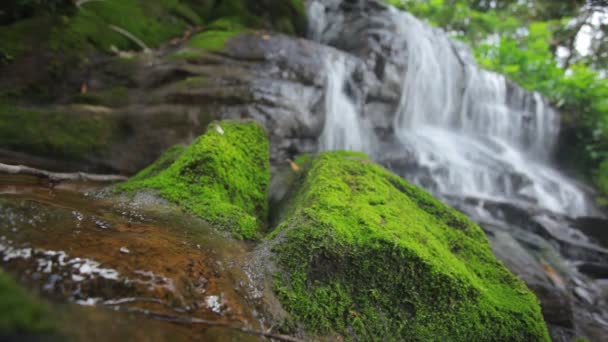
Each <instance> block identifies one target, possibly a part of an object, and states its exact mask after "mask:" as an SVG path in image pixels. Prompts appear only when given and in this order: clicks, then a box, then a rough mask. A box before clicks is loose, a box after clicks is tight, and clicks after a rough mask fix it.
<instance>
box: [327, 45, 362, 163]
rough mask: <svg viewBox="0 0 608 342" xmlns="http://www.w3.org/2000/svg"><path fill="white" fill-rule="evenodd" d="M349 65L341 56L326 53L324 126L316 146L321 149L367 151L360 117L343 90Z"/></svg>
mask: <svg viewBox="0 0 608 342" xmlns="http://www.w3.org/2000/svg"><path fill="white" fill-rule="evenodd" d="M349 68H351V66H349V65H347V61H346V59H345V58H344V56H340V55H337V56H330V57H328V60H327V61H326V67H325V71H326V74H327V80H326V86H325V88H326V93H325V125H324V127H323V132H322V133H321V137H320V148H321V149H322V150H325V151H329V150H350V151H365V150H367V146H366V141H365V140H364V139H363V138H364V135H365V132H364V131H363V128H362V120H361V118H360V117H359V114H358V111H357V108H356V106H355V105H354V103H353V102H352V101H351V99H349V98H348V96H347V94H346V92H345V91H344V86H345V84H346V79H347V77H346V75H347V70H348V69H349Z"/></svg>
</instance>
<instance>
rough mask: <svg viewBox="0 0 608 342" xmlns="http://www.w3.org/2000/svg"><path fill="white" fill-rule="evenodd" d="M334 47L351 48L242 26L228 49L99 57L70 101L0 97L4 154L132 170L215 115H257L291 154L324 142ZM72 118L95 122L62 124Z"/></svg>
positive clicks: (277, 153) (275, 143)
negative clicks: (40, 103) (30, 103)
mask: <svg viewBox="0 0 608 342" xmlns="http://www.w3.org/2000/svg"><path fill="white" fill-rule="evenodd" d="M332 55H338V56H341V55H344V54H342V53H340V52H338V51H336V50H335V49H333V48H329V47H325V46H322V45H319V44H317V43H314V42H310V41H305V40H301V39H297V38H292V37H288V36H283V35H277V34H270V33H268V34H266V33H244V34H242V35H238V36H236V37H233V38H231V39H229V40H228V41H227V42H226V46H225V47H224V48H223V50H222V51H221V53H219V52H215V53H214V52H208V51H196V52H195V53H193V50H192V48H191V47H189V46H187V45H184V46H182V47H170V48H166V49H162V50H161V51H159V52H158V53H156V54H154V55H147V56H146V55H144V56H138V57H135V58H134V59H131V60H127V59H122V58H119V57H115V58H111V59H106V60H103V61H99V62H97V63H94V64H93V65H91V66H90V71H89V72H88V75H86V78H85V79H83V82H85V81H86V82H87V84H88V85H89V86H88V92H87V93H86V94H78V93H73V94H71V95H70V96H68V98H69V100H68V102H70V103H71V104H67V105H60V106H51V107H48V106H46V107H44V108H39V107H34V108H24V107H20V106H15V105H5V106H3V107H0V117H2V118H3V120H2V124H0V133H2V134H0V146H1V148H0V158H1V159H2V160H3V161H5V162H13V163H18V162H21V163H27V164H30V165H37V166H43V167H48V168H53V169H71V170H74V169H81V170H88V171H114V172H124V173H134V172H136V171H138V170H140V169H142V168H143V167H145V166H146V165H148V164H149V163H151V162H152V161H153V160H155V159H156V158H158V156H159V155H160V153H161V152H162V151H164V150H165V149H167V148H169V147H170V146H172V145H174V144H188V143H190V142H192V141H193V140H194V139H195V138H196V137H197V136H199V135H200V134H202V133H203V132H204V131H205V128H206V127H207V124H208V123H209V122H211V121H212V120H214V119H220V118H224V119H240V118H252V119H255V120H257V121H258V122H260V123H261V124H262V125H264V126H265V127H266V129H267V131H268V132H269V137H270V141H271V148H272V151H271V156H272V161H273V162H280V163H283V162H284V161H285V159H286V158H290V157H293V156H294V155H296V154H297V153H300V152H313V151H315V150H316V146H317V139H318V136H319V132H320V131H321V129H322V127H323V120H324V116H323V113H324V108H323V99H324V85H325V77H324V73H323V70H324V68H325V67H326V63H325V60H326V59H327V58H329V56H332ZM344 58H347V59H348V58H350V59H351V60H353V63H356V62H355V61H356V59H354V58H352V57H344ZM76 88H77V86H75V89H76ZM26 114H27V115H26ZM15 116H19V117H20V118H19V120H17V119H16V118H15ZM26 117H27V119H26V120H27V122H28V125H27V127H32V128H34V127H38V126H45V125H46V126H45V132H46V133H45V134H44V135H42V136H41V135H40V134H38V133H37V132H38V130H35V129H32V130H31V131H30V130H26V131H23V130H22V129H20V128H19V127H23V125H22V124H20V122H22V121H23V120H24V118H26ZM92 118H93V119H92ZM67 121H70V122H83V124H84V125H85V126H84V127H85V128H87V129H86V130H83V129H73V128H71V127H67V126H66V125H63V124H62V123H63V122H67ZM49 123H50V124H49ZM14 132H19V133H20V134H18V135H16V134H15V133H14ZM57 137H61V138H62V139H57ZM64 141H65V142H64ZM71 151H73V152H71ZM57 160H60V161H62V162H60V163H58V162H57Z"/></svg>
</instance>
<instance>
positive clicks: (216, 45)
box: [188, 28, 243, 52]
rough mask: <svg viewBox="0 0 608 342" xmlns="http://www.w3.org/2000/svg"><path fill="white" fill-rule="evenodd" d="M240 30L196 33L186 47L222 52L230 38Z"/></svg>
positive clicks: (240, 30) (240, 31)
mask: <svg viewBox="0 0 608 342" xmlns="http://www.w3.org/2000/svg"><path fill="white" fill-rule="evenodd" d="M242 32H243V30H242V29H238V28H237V29H231V30H228V31H224V30H209V31H204V32H201V33H198V34H196V35H194V36H193V37H192V39H190V42H189V43H188V45H189V46H190V47H193V48H197V49H202V50H206V51H212V52H217V51H222V50H224V48H225V47H226V43H227V42H228V41H229V40H230V38H232V37H234V36H237V35H238V34H240V33H242Z"/></svg>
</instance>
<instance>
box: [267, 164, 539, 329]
mask: <svg viewBox="0 0 608 342" xmlns="http://www.w3.org/2000/svg"><path fill="white" fill-rule="evenodd" d="M305 169H307V171H306V172H305V173H303V174H302V175H301V179H300V180H299V183H300V185H299V188H298V190H297V191H295V192H293V196H292V197H291V199H289V200H288V204H287V209H285V211H284V213H283V216H282V221H281V223H280V224H279V225H278V227H277V228H276V229H275V231H274V232H273V233H272V235H271V237H272V240H271V242H270V245H271V250H272V251H273V253H272V255H273V258H274V261H275V262H276V264H277V265H278V271H275V273H274V277H275V279H276V281H275V291H276V292H277V294H278V296H279V298H280V300H281V301H282V303H283V305H284V308H285V309H286V310H287V311H288V312H289V313H290V314H291V319H292V320H293V321H292V323H293V322H295V323H296V325H297V323H298V322H299V323H302V324H303V329H305V330H308V331H310V332H312V333H313V334H318V335H328V334H332V333H337V334H340V335H343V336H345V337H347V338H352V339H356V340H375V339H380V340H441V339H444V340H468V341H483V340H534V341H548V340H549V335H548V332H547V327H546V325H545V323H544V320H543V318H542V315H541V309H540V306H539V304H538V300H537V299H536V297H535V296H534V294H533V293H532V292H531V291H530V290H529V289H528V288H527V287H526V285H524V283H523V282H522V281H521V280H519V279H518V278H517V277H515V276H514V275H513V274H511V273H510V272H509V271H508V270H507V269H506V268H505V266H504V265H503V264H502V263H501V262H500V261H498V260H497V259H496V258H495V257H494V255H493V254H492V250H491V249H490V246H489V244H488V240H487V238H486V237H485V235H484V233H483V231H482V230H481V229H480V228H479V227H478V226H477V225H475V224H474V223H472V221H470V220H469V219H467V218H466V217H465V216H464V215H462V214H460V213H458V212H456V211H455V210H453V209H451V208H449V207H447V206H446V205H444V204H442V203H440V202H439V201H438V200H436V199H435V198H433V197H432V196H430V195H429V194H427V193H426V192H424V191H423V190H421V189H419V188H417V187H415V186H413V185H410V184H409V183H407V182H406V181H404V180H403V179H401V178H399V177H398V176H396V175H393V174H391V173H390V172H388V171H387V170H385V169H384V168H382V167H380V166H378V165H375V164H373V163H372V162H371V161H369V160H368V159H367V157H366V156H365V155H364V154H360V153H351V152H330V153H323V154H320V155H318V156H317V157H314V158H312V159H310V160H309V161H308V165H307V166H306V167H305ZM288 325H289V324H288Z"/></svg>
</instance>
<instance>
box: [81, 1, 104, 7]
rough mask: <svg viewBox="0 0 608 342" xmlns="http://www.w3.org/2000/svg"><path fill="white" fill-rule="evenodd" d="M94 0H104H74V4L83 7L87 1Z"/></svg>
mask: <svg viewBox="0 0 608 342" xmlns="http://www.w3.org/2000/svg"><path fill="white" fill-rule="evenodd" d="M92 1H103V0H76V1H75V2H74V4H75V5H76V7H79V8H80V7H81V6H82V5H84V4H86V3H87V2H92Z"/></svg>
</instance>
